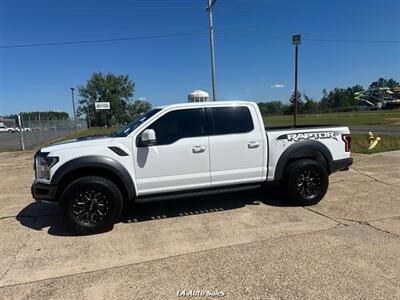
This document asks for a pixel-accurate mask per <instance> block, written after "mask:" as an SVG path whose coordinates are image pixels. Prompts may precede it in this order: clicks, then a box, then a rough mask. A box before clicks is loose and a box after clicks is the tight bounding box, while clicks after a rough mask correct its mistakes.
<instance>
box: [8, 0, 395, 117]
mask: <svg viewBox="0 0 400 300" xmlns="http://www.w3.org/2000/svg"><path fill="white" fill-rule="evenodd" d="M206 4H207V1H206V0H168V1H165V0H164V1H162V0H112V1H111V0H80V1H77V0H69V1H66V0H35V1H31V0H0V115H7V114H11V113H19V112H23V111H48V110H60V111H66V112H68V113H70V114H71V112H72V104H71V91H70V87H75V88H76V87H78V86H79V85H84V84H85V82H86V81H87V80H88V79H89V78H90V76H91V74H92V73H93V72H97V71H100V72H103V73H107V72H112V73H114V74H127V75H129V77H130V78H131V79H132V80H133V81H134V82H135V85H136V86H135V94H134V97H133V100H135V99H139V98H145V99H146V100H147V101H149V102H150V103H152V105H153V106H157V105H164V104H169V103H179V102H186V101H187V100H186V99H187V95H188V93H189V92H190V91H192V90H194V89H204V90H206V91H207V92H209V93H210V95H211V94H212V85H211V65H210V48H209V35H208V14H207V12H206V10H205V8H206ZM399 11H400V1H398V0H380V1H376V0H375V1H373V0H330V1H326V0H217V2H216V4H215V9H214V15H213V16H214V30H215V65H216V92H217V99H218V100H250V101H256V102H260V101H272V100H281V101H284V102H287V101H288V99H289V98H290V95H291V93H292V90H293V87H294V53H295V52H294V51H295V50H294V46H293V45H292V43H291V36H292V35H293V34H298V33H299V34H301V35H302V39H303V40H302V44H301V45H300V48H299V91H300V92H303V93H306V94H307V95H308V96H311V97H313V98H314V99H316V100H319V99H320V98H321V95H322V89H324V88H325V89H328V90H330V89H333V88H335V87H347V86H353V85H355V84H361V85H363V86H364V87H367V86H368V85H369V84H370V83H371V82H372V81H374V80H376V79H377V78H379V77H385V78H394V79H396V80H398V81H399V80H400V30H399V20H398V12H399ZM180 34H186V35H182V36H170V35H180ZM160 35H161V36H163V35H167V36H168V37H161V38H160ZM157 36H158V37H157ZM144 37H146V38H144ZM156 37H157V38H156ZM118 38H135V39H130V40H125V41H113V42H98V43H94V42H93V43H77V44H63V45H50V46H35V47H27V46H25V47H9V48H5V46H15V45H28V44H42V43H54V42H71V41H93V40H103V39H118ZM349 41H352V42H349ZM357 41H362V42H357ZM371 41H384V42H371ZM390 41H397V42H390ZM78 100H79V95H76V101H78Z"/></svg>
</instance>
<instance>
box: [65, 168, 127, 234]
mask: <svg viewBox="0 0 400 300" xmlns="http://www.w3.org/2000/svg"><path fill="white" fill-rule="evenodd" d="M60 207H61V213H62V216H63V219H64V222H65V224H66V225H67V226H68V227H70V228H71V229H73V230H74V231H76V232H79V233H82V234H92V233H99V232H105V231H108V230H111V229H112V228H113V226H114V223H115V222H117V221H118V219H119V217H120V215H121V212H122V208H123V198H122V195H121V192H120V190H119V189H118V187H117V186H116V185H115V184H114V183H113V182H112V181H110V180H108V179H106V178H103V177H98V176H87V177H82V178H79V179H77V180H75V181H73V182H72V183H70V184H69V185H68V186H67V187H66V189H65V190H64V192H63V193H62V195H61V200H60Z"/></svg>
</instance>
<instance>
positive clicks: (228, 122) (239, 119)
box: [206, 106, 254, 135]
mask: <svg viewBox="0 0 400 300" xmlns="http://www.w3.org/2000/svg"><path fill="white" fill-rule="evenodd" d="M206 111H207V121H208V123H209V124H212V125H213V126H211V127H212V128H213V130H212V134H213V135H220V134H232V133H245V132H250V131H252V130H253V129H254V125H253V119H252V117H251V114H250V110H249V109H248V108H247V107H244V106H234V107H212V108H207V110H206Z"/></svg>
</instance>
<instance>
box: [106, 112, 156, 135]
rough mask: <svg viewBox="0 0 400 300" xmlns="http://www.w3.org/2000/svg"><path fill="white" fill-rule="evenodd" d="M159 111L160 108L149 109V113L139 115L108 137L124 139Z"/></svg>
mask: <svg viewBox="0 0 400 300" xmlns="http://www.w3.org/2000/svg"><path fill="white" fill-rule="evenodd" d="M160 110H161V108H154V109H150V110H149V111H147V112H145V113H143V114H141V115H139V116H138V117H137V118H136V119H134V120H133V121H132V122H131V123H129V124H128V125H126V126H124V127H122V128H121V129H119V130H117V131H115V132H113V133H111V135H110V136H112V137H125V136H127V135H128V134H130V133H131V132H132V131H134V130H135V129H136V128H137V127H139V125H140V124H142V123H143V122H144V121H146V120H148V119H149V118H151V117H152V116H154V115H155V114H156V113H158V112H159V111H160Z"/></svg>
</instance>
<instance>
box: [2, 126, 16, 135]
mask: <svg viewBox="0 0 400 300" xmlns="http://www.w3.org/2000/svg"><path fill="white" fill-rule="evenodd" d="M0 132H8V133H14V132H15V130H14V128H10V127H7V126H5V125H0Z"/></svg>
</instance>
